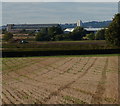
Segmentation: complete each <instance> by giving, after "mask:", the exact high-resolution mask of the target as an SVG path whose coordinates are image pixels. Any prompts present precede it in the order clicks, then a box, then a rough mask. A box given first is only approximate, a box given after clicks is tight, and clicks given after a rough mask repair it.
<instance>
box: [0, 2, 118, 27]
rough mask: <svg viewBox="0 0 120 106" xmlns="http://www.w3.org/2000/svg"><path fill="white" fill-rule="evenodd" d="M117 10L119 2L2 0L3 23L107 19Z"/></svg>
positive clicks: (44, 22)
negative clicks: (10, 0)
mask: <svg viewBox="0 0 120 106" xmlns="http://www.w3.org/2000/svg"><path fill="white" fill-rule="evenodd" d="M6 1H8V0H6ZM13 1H14V0H13ZM117 12H118V4H117V2H2V24H3V25H5V24H10V23H13V24H25V23H26V24H27V23H34V24H46V23H59V24H60V23H76V22H77V20H79V19H80V20H82V21H83V22H86V21H105V20H112V18H113V17H114V15H115V14H116V13H117Z"/></svg>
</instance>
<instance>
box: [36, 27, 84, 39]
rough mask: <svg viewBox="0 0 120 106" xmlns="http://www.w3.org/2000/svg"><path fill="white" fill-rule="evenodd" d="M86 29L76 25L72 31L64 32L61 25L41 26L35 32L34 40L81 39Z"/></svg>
mask: <svg viewBox="0 0 120 106" xmlns="http://www.w3.org/2000/svg"><path fill="white" fill-rule="evenodd" d="M85 35H86V30H84V28H82V27H76V28H75V29H74V31H73V32H71V33H66V34H64V33H63V31H62V29H61V27H50V28H42V29H41V31H40V32H38V33H37V34H36V37H35V38H36V41H61V40H82V38H83V37H84V36H85Z"/></svg>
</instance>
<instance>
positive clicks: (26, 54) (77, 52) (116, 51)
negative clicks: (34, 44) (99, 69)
mask: <svg viewBox="0 0 120 106" xmlns="http://www.w3.org/2000/svg"><path fill="white" fill-rule="evenodd" d="M97 54H98V55H99V54H120V49H98V50H59V51H56V50H55V51H50V50H49V51H12V52H11V51H2V57H29V56H62V55H63V56H64V55H97Z"/></svg>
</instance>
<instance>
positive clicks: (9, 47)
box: [2, 40, 118, 51]
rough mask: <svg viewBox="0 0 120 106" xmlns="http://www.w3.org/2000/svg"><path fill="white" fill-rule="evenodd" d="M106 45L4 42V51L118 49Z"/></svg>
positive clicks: (91, 42)
mask: <svg viewBox="0 0 120 106" xmlns="http://www.w3.org/2000/svg"><path fill="white" fill-rule="evenodd" d="M116 48H118V47H112V46H109V45H107V44H106V42H105V41H104V40H94V41H88V40H85V41H49V42H37V41H29V42H28V43H25V44H19V43H10V42H2V49H3V51H49V50H51V51H52V50H97V49H116Z"/></svg>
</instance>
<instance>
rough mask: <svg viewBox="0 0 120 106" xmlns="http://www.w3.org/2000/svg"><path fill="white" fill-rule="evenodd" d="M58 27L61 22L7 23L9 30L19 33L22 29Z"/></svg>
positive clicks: (32, 29)
mask: <svg viewBox="0 0 120 106" xmlns="http://www.w3.org/2000/svg"><path fill="white" fill-rule="evenodd" d="M53 26H54V27H57V26H60V25H59V24H7V31H8V32H12V33H18V32H20V31H22V30H27V31H37V30H40V29H41V28H49V27H53Z"/></svg>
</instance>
